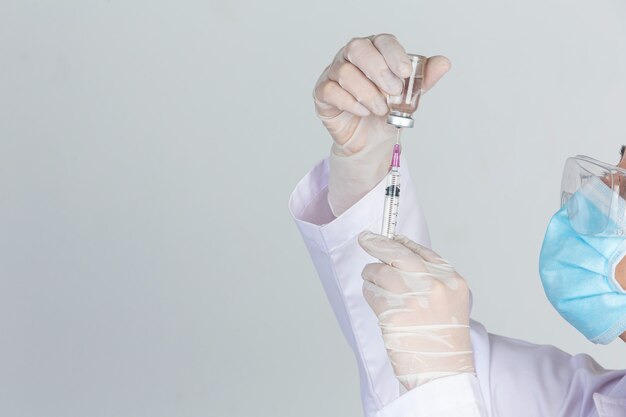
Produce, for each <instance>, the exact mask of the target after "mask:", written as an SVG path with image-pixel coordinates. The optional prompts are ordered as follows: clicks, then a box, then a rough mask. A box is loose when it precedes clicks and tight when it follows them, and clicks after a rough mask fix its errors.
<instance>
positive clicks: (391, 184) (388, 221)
mask: <svg viewBox="0 0 626 417" xmlns="http://www.w3.org/2000/svg"><path fill="white" fill-rule="evenodd" d="M400 151H401V149H400V129H398V140H397V141H396V144H395V145H393V155H392V157H391V166H390V167H389V173H388V174H387V187H386V188H385V210H384V212H383V228H382V231H381V234H382V235H383V236H387V237H388V238H390V239H393V237H394V236H395V234H396V225H397V223H398V206H399V205H400Z"/></svg>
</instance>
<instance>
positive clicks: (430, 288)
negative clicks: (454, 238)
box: [359, 232, 475, 390]
mask: <svg viewBox="0 0 626 417" xmlns="http://www.w3.org/2000/svg"><path fill="white" fill-rule="evenodd" d="M359 244H360V245H361V247H362V248H363V249H365V251H366V252H367V253H369V254H370V255H372V256H374V257H376V258H378V259H380V260H381V262H382V263H372V264H369V265H366V266H365V268H364V269H363V279H364V282H363V295H364V296H365V299H366V300H367V302H368V304H369V305H370V307H371V308H372V310H374V312H375V313H376V315H377V316H378V321H379V325H380V328H381V330H382V336H383V340H384V342H385V348H386V349H387V354H388V355H389V359H390V361H391V365H392V366H393V370H394V372H395V374H396V376H397V377H398V379H399V380H400V382H401V383H402V384H403V385H404V386H405V387H406V389H408V390H410V389H412V388H414V387H416V386H418V385H421V384H424V383H426V382H428V381H431V380H433V379H436V378H441V377H445V376H449V375H455V374H459V373H462V372H469V373H474V372H475V371H474V358H473V353H472V345H471V342H470V334H469V290H468V287H467V283H466V282H465V280H464V279H463V278H462V277H461V276H460V275H459V274H458V273H457V272H456V271H455V269H454V267H453V266H452V265H450V264H449V263H448V262H447V261H446V260H444V259H442V258H441V257H439V255H437V254H436V253H435V252H433V251H432V250H430V249H427V248H425V247H423V246H421V245H419V244H417V243H415V242H413V241H411V240H409V239H408V238H406V237H403V236H397V237H396V238H395V239H388V238H386V237H384V236H381V235H377V234H375V233H371V232H363V233H361V234H360V235H359Z"/></svg>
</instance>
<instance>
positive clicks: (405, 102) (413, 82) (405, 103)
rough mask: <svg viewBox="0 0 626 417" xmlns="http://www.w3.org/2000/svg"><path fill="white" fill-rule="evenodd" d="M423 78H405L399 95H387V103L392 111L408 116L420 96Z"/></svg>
mask: <svg viewBox="0 0 626 417" xmlns="http://www.w3.org/2000/svg"><path fill="white" fill-rule="evenodd" d="M422 82H423V78H422V77H419V78H411V77H409V78H405V79H404V80H403V86H404V87H403V89H402V94H401V95H399V96H388V98H387V104H388V105H389V109H390V110H391V111H392V112H397V113H402V114H403V115H406V116H410V115H411V114H413V113H414V112H415V110H417V106H418V105H419V100H420V96H421V95H422Z"/></svg>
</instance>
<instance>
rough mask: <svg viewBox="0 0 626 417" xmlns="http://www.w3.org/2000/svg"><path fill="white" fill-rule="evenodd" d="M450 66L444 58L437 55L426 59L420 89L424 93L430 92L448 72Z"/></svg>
mask: <svg viewBox="0 0 626 417" xmlns="http://www.w3.org/2000/svg"><path fill="white" fill-rule="evenodd" d="M451 66H452V64H451V63H450V60H449V59H448V58H446V57H445V56H441V55H437V56H431V57H430V58H428V62H427V63H426V68H424V84H423V85H422V88H423V90H424V92H426V91H428V90H430V89H431V88H433V87H434V86H435V84H437V82H438V81H439V80H440V79H441V77H443V76H444V75H445V74H446V73H447V72H448V71H450V68H451Z"/></svg>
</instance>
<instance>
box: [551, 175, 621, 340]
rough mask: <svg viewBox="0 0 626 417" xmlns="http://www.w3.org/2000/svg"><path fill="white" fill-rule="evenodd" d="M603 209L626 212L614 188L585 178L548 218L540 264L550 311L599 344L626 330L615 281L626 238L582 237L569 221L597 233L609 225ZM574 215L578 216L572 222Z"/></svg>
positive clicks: (619, 289)
mask: <svg viewBox="0 0 626 417" xmlns="http://www.w3.org/2000/svg"><path fill="white" fill-rule="evenodd" d="M607 205H610V206H611V207H613V209H615V207H617V209H618V210H624V209H626V203H625V202H624V200H623V199H622V198H621V197H620V196H619V195H618V194H617V191H616V190H612V189H611V188H609V187H608V186H607V185H606V184H605V183H604V182H603V181H602V180H601V179H600V178H598V177H595V178H592V179H590V180H588V181H587V182H586V183H585V184H584V185H583V186H582V187H581V188H580V189H579V190H578V191H576V192H575V193H574V194H573V195H572V196H571V198H569V200H568V201H567V202H566V203H565V204H564V205H563V207H562V208H561V209H560V210H559V211H558V212H557V213H556V214H555V215H554V216H553V217H552V219H551V221H550V224H549V225H548V229H547V231H546V235H545V238H544V241H543V245H542V248H541V255H540V260H539V273H540V275H541V280H542V282H543V287H544V290H545V293H546V295H547V297H548V299H549V300H550V302H551V303H552V305H553V306H554V308H556V310H557V311H558V312H559V313H560V314H561V316H563V318H564V319H565V320H567V321H568V322H569V323H570V324H572V326H574V327H575V328H576V329H578V330H579V331H580V332H581V333H582V334H583V335H585V337H587V338H588V339H589V340H591V341H592V342H594V343H601V344H607V343H610V342H612V341H613V340H615V338H617V337H618V336H619V335H620V334H622V333H623V332H624V331H626V292H625V291H624V290H623V289H622V287H621V286H620V285H619V283H618V282H617V281H616V280H615V266H616V265H617V264H618V263H619V262H620V261H621V260H622V258H623V257H624V255H625V254H626V238H624V237H622V236H599V235H596V236H594V235H584V234H581V233H580V232H577V231H575V230H574V227H572V223H574V226H576V224H575V222H576V221H581V220H582V219H584V221H585V222H589V226H590V227H589V230H593V229H594V228H595V229H599V228H600V226H603V225H606V224H607V223H610V222H611V221H612V220H611V217H612V216H610V215H607V213H609V211H608V210H607ZM568 210H569V214H568ZM572 213H577V216H572V220H570V216H571V215H572ZM581 213H583V214H584V215H582V216H581ZM603 227H604V226H603ZM576 230H581V229H580V228H579V227H576Z"/></svg>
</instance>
